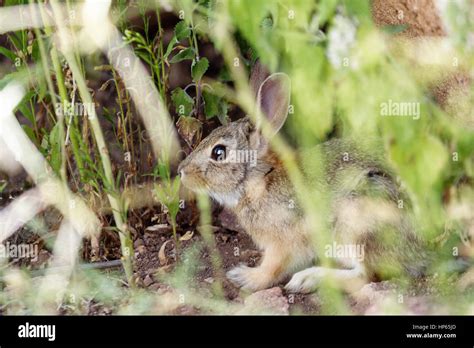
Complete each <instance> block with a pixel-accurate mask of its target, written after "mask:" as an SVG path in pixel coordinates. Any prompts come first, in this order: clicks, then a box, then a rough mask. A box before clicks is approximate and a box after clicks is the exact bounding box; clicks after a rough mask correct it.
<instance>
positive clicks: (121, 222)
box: [51, 0, 133, 286]
mask: <svg viewBox="0 0 474 348" xmlns="http://www.w3.org/2000/svg"><path fill="white" fill-rule="evenodd" d="M51 5H52V7H53V12H54V14H55V17H56V18H57V24H58V30H59V32H60V36H61V38H62V39H64V35H62V34H64V32H65V30H66V29H65V28H64V24H63V23H64V20H63V16H62V13H61V8H60V7H59V4H58V1H57V0H53V1H51ZM63 55H64V57H65V58H66V61H67V62H68V64H69V67H70V69H71V71H72V74H73V78H74V79H75V80H76V84H77V88H78V90H79V95H80V97H81V99H82V101H83V102H85V103H88V104H89V105H92V103H93V100H92V96H91V94H90V93H89V90H88V88H87V84H86V82H85V79H84V77H83V76H82V71H81V69H80V67H79V64H78V62H77V60H76V57H75V55H74V53H71V52H67V51H65V52H63ZM91 113H92V114H91V115H89V124H90V126H91V129H92V133H93V135H94V138H95V142H96V145H97V148H98V150H99V155H100V159H101V162H102V166H103V170H104V175H105V179H106V181H107V186H108V187H109V190H108V192H107V197H108V200H109V203H110V206H111V208H112V214H113V217H114V220H115V223H116V225H117V228H118V230H119V237H120V244H121V250H122V262H123V267H124V270H125V275H126V277H127V281H128V283H129V285H131V286H133V282H132V276H133V263H132V256H133V243H132V240H131V237H130V231H129V230H128V228H127V224H126V222H125V219H124V216H125V214H124V212H123V209H122V208H123V204H120V202H119V200H118V199H117V198H116V197H118V196H119V195H116V194H115V193H116V192H117V190H116V184H115V180H114V177H113V172H112V163H111V161H110V156H109V151H108V149H107V145H106V142H105V139H104V135H103V133H102V128H101V127H100V124H99V120H98V118H97V114H96V111H95V108H92V109H91Z"/></svg>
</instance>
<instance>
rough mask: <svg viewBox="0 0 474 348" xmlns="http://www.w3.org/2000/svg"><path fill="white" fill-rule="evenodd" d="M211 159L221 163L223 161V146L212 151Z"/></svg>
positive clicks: (215, 147)
mask: <svg viewBox="0 0 474 348" xmlns="http://www.w3.org/2000/svg"><path fill="white" fill-rule="evenodd" d="M211 158H212V159H213V160H214V161H223V160H225V146H224V145H216V146H214V148H213V149H212V153H211Z"/></svg>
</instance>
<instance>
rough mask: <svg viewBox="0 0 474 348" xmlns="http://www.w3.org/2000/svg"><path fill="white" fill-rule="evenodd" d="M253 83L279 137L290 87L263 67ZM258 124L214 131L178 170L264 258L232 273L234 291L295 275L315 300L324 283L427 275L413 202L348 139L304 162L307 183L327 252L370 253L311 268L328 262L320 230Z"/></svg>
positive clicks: (244, 122)
mask: <svg viewBox="0 0 474 348" xmlns="http://www.w3.org/2000/svg"><path fill="white" fill-rule="evenodd" d="M250 84H251V87H252V88H253V90H254V92H255V95H256V100H257V106H258V107H259V108H260V111H261V112H260V113H258V114H260V115H263V116H264V117H266V119H267V121H268V124H269V126H270V129H271V132H268V133H271V134H270V136H271V135H272V134H273V135H274V134H276V133H277V132H278V131H279V130H280V128H281V127H282V126H283V124H284V123H285V120H286V117H287V113H288V107H289V103H290V79H289V77H288V76H287V75H285V74H282V73H275V74H272V75H270V76H268V73H267V72H266V70H265V69H264V68H263V67H262V66H261V65H260V63H257V64H256V65H255V67H254V69H253V71H252V75H251V78H250ZM256 123H257V125H255V124H254V123H253V122H252V121H251V120H250V119H249V118H248V117H245V118H243V119H240V120H238V121H235V122H232V123H230V124H228V125H226V126H222V127H219V128H217V129H215V130H214V131H213V132H212V133H211V134H210V135H209V136H208V137H207V138H205V139H204V140H203V141H202V142H201V143H200V144H199V145H198V146H197V147H196V149H195V150H194V151H193V152H192V153H191V154H190V155H189V156H188V157H187V158H186V159H185V160H184V161H183V162H182V163H181V164H180V166H179V168H178V171H179V174H180V175H181V178H182V183H183V184H184V186H186V187H187V188H189V189H191V190H193V191H196V192H206V193H207V194H209V195H210V196H211V197H212V198H213V199H215V200H216V201H217V202H219V203H220V204H222V205H224V206H225V207H227V208H228V209H230V210H231V211H233V212H234V213H235V215H236V216H237V219H238V221H239V223H240V224H241V225H242V226H243V227H244V229H245V230H246V231H247V233H248V234H249V235H250V236H251V237H252V239H253V241H254V242H255V244H256V245H257V247H258V248H260V249H261V250H262V251H263V258H262V261H261V263H260V265H259V266H258V267H254V268H251V267H248V266H246V265H240V266H238V267H236V268H234V269H232V270H230V271H229V272H228V273H227V277H228V278H229V279H230V280H231V281H232V282H233V283H234V284H236V285H237V286H240V287H242V288H244V289H247V290H251V291H256V290H260V289H265V288H268V287H270V286H272V285H275V284H278V283H280V282H282V281H284V280H285V279H287V278H289V276H292V278H291V280H290V281H289V283H288V284H287V285H286V289H287V290H288V291H291V292H310V291H313V290H314V289H315V288H317V286H318V285H319V283H320V282H321V280H322V279H324V278H325V277H332V278H334V279H335V280H336V281H337V280H339V281H347V282H353V281H354V280H357V279H366V278H368V277H374V276H386V275H389V274H388V273H394V272H396V271H400V270H402V271H407V272H409V273H417V272H418V271H419V269H420V267H419V266H420V265H423V262H422V261H420V260H413V256H414V255H416V257H417V258H418V259H421V260H422V259H423V256H424V254H423V249H422V247H421V243H420V242H419V241H418V239H417V238H416V236H415V235H414V234H413V233H412V232H411V230H412V228H411V226H410V222H409V218H408V214H406V213H405V210H406V209H405V208H406V203H405V206H404V209H401V208H400V202H405V200H404V197H403V195H402V194H401V193H400V192H399V190H398V187H397V185H396V184H395V182H394V180H393V175H392V174H391V173H390V171H389V170H388V169H387V168H385V167H384V165H383V162H382V161H381V160H380V159H379V158H378V157H377V156H375V155H374V154H371V155H367V154H365V153H363V152H360V151H358V150H357V146H356V145H355V142H353V141H341V140H332V141H329V142H327V143H325V144H322V145H321V146H319V147H318V148H317V149H308V150H305V151H302V152H301V153H299V154H298V158H299V161H298V163H299V165H300V169H301V172H302V173H303V175H304V178H305V180H306V182H305V185H308V187H311V188H312V190H311V192H316V194H318V192H319V193H320V194H321V196H323V195H324V196H325V197H327V198H328V201H329V203H328V209H327V211H328V212H329V213H328V216H327V225H328V226H329V227H330V230H331V231H332V234H331V236H332V241H331V243H329V244H328V248H330V247H333V246H334V247H336V246H337V245H339V246H340V245H342V246H360V250H362V251H363V253H343V255H342V257H338V258H337V260H334V261H335V265H336V267H337V268H325V267H319V266H315V267H310V266H311V265H312V264H313V263H314V262H315V261H317V260H318V259H320V258H321V257H322V256H323V255H317V254H316V252H315V248H314V247H313V237H312V235H313V234H317V233H318V231H311V229H310V227H309V223H308V219H307V217H306V216H305V213H304V211H303V209H302V208H301V207H300V204H299V202H298V198H297V195H296V193H295V189H294V187H293V185H292V182H291V180H290V179H289V176H288V173H287V170H286V168H285V167H284V165H283V163H282V161H281V160H280V159H279V157H278V156H277V154H276V153H275V152H274V151H272V149H271V146H270V142H269V140H268V134H267V132H265V134H266V135H267V137H264V136H263V135H262V131H261V129H260V127H259V122H256ZM314 168H321V170H314ZM321 173H322V174H321ZM312 194H313V193H312ZM293 203H294V204H293ZM336 243H337V244H336ZM318 250H319V249H318ZM346 250H347V249H346ZM336 254H338V253H336V252H335V253H334V255H336ZM361 254H363V255H361ZM326 256H327V255H326ZM361 256H363V257H361ZM307 267H310V268H307ZM305 268H306V269H305Z"/></svg>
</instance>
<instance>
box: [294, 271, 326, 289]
mask: <svg viewBox="0 0 474 348" xmlns="http://www.w3.org/2000/svg"><path fill="white" fill-rule="evenodd" d="M325 276H326V272H325V269H324V268H322V267H311V268H308V269H305V270H303V271H301V272H298V273H295V274H294V275H293V277H291V280H290V281H289V282H288V284H286V285H285V290H286V291H288V292H294V293H309V292H312V291H314V290H316V288H317V287H318V285H319V284H320V283H321V281H322V279H323V278H324V277H325Z"/></svg>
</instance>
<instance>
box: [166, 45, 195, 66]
mask: <svg viewBox="0 0 474 348" xmlns="http://www.w3.org/2000/svg"><path fill="white" fill-rule="evenodd" d="M193 58H194V49H192V48H191V47H188V48H185V49H184V50H181V51H179V53H178V54H177V55H175V56H174V57H173V58H171V60H170V63H177V62H181V61H183V60H187V59H193Z"/></svg>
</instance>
